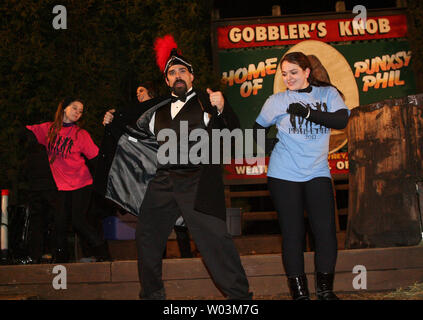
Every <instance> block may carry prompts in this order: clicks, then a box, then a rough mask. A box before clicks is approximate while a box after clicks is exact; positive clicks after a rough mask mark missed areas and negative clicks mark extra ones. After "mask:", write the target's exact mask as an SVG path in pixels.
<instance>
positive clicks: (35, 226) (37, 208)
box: [28, 189, 57, 262]
mask: <svg viewBox="0 0 423 320" xmlns="http://www.w3.org/2000/svg"><path fill="white" fill-rule="evenodd" d="M56 200H57V190H55V189H51V190H31V192H30V193H29V195H28V203H29V210H30V223H29V232H28V254H29V256H30V257H31V258H32V259H33V260H34V261H35V262H39V261H40V260H41V257H42V255H43V254H44V253H51V252H52V251H51V249H53V248H52V247H53V243H52V239H51V232H52V228H53V214H54V208H55V203H56Z"/></svg>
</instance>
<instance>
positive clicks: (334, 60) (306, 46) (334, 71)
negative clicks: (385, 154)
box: [273, 40, 360, 153]
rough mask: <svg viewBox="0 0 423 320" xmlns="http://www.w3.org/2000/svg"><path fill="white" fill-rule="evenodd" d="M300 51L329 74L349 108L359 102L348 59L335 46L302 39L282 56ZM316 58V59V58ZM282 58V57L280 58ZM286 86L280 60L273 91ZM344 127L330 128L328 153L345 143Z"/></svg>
mask: <svg viewBox="0 0 423 320" xmlns="http://www.w3.org/2000/svg"><path fill="white" fill-rule="evenodd" d="M294 51H300V52H302V53H304V54H305V55H307V56H312V57H313V58H314V59H315V60H317V61H318V63H319V62H320V63H319V65H320V64H321V66H323V69H324V70H323V73H324V74H326V75H327V76H329V79H330V82H331V83H332V84H333V85H334V86H336V87H337V88H338V89H339V90H340V91H341V92H342V93H343V94H344V96H345V104H346V105H347V107H348V108H349V109H350V110H351V109H353V108H355V107H358V106H359V104H360V99H359V94H358V87H357V83H356V81H355V78H354V74H353V71H352V70H351V67H350V65H349V64H348V61H347V60H346V59H345V58H344V56H343V55H342V54H341V53H340V52H339V51H338V50H336V49H335V48H333V47H332V46H330V45H328V44H327V43H325V42H321V41H316V40H306V41H302V42H300V43H298V44H296V45H294V46H293V47H292V48H290V49H289V50H288V51H287V52H285V54H284V55H283V56H282V58H283V57H284V56H285V55H286V54H287V53H290V52H294ZM316 58H317V59H316ZM281 60H282V59H281ZM285 90H286V86H285V84H284V83H283V81H282V73H281V69H280V62H279V65H278V68H277V71H276V74H275V79H274V82H273V93H277V92H283V91H285ZM345 132H346V129H344V130H335V129H332V130H331V136H330V142H329V153H333V152H336V151H338V150H339V149H341V148H342V147H343V146H344V145H345V144H346V143H347V135H346V133H345Z"/></svg>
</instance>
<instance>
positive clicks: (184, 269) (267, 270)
mask: <svg viewBox="0 0 423 320" xmlns="http://www.w3.org/2000/svg"><path fill="white" fill-rule="evenodd" d="M304 256H305V265H306V273H307V274H308V279H309V286H310V290H311V291H312V292H314V278H313V270H314V266H313V259H314V253H313V252H306V253H305V254H304ZM241 259H242V263H243V265H244V268H245V271H246V273H247V276H248V278H249V281H250V286H251V290H252V291H253V292H254V293H255V294H256V295H260V296H262V295H264V296H265V295H280V294H286V293H288V287H287V284H286V277H285V276H284V270H283V266H282V261H281V256H280V254H262V255H248V256H242V257H241ZM63 265H64V266H65V267H66V272H67V289H65V290H55V289H54V288H53V285H52V281H53V279H54V277H56V276H57V275H58V274H53V267H54V265H48V264H45V265H24V266H0V299H1V297H2V296H3V297H11V296H30V297H32V298H34V297H37V298H38V299H59V300H60V299H83V300H85V299H87V300H88V299H89V300H97V299H101V300H132V299H138V292H139V288H140V287H139V284H138V274H137V262H136V261H135V260H132V261H114V262H100V263H70V264H63ZM356 265H362V266H365V267H366V270H367V290H368V291H380V290H392V289H396V288H399V287H405V286H409V285H412V284H414V283H415V282H422V281H423V247H422V246H413V247H394V248H380V249H354V250H339V251H338V261H337V268H336V278H335V286H334V287H335V288H334V289H335V291H338V292H352V291H355V289H354V288H353V286H352V282H353V279H354V277H356V276H357V274H353V273H352V270H353V268H354V266H356ZM163 279H164V283H165V287H166V291H167V296H168V298H170V299H178V298H179V299H190V298H196V299H206V298H209V299H210V298H216V299H220V298H222V299H223V298H224V297H223V295H222V294H221V293H220V292H219V290H218V289H216V287H215V286H214V284H213V282H212V280H211V279H210V276H209V274H208V272H207V270H206V268H205V266H204V264H203V262H202V260H201V258H192V259H165V260H164V265H163Z"/></svg>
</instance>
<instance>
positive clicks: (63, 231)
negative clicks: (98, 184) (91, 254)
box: [54, 186, 104, 249]
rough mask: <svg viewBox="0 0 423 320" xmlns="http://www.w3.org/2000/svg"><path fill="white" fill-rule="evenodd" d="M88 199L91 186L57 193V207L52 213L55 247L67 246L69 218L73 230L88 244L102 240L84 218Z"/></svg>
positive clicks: (99, 242) (92, 245)
mask: <svg viewBox="0 0 423 320" xmlns="http://www.w3.org/2000/svg"><path fill="white" fill-rule="evenodd" d="M90 199H91V186H86V187H83V188H81V189H77V190H72V191H59V192H58V193H57V207H56V211H55V214H54V227H55V230H54V234H55V237H54V238H55V244H56V249H66V247H67V234H68V229H69V220H70V222H71V223H72V228H73V229H74V231H75V232H77V233H78V235H79V236H81V237H83V238H84V240H85V241H87V243H88V245H89V246H91V247H96V246H99V245H101V244H102V243H103V242H104V241H103V239H102V238H101V237H100V236H99V235H98V233H97V232H96V230H95V229H94V228H93V227H92V226H91V225H90V224H89V223H88V222H87V219H86V218H87V217H86V214H87V210H88V206H89V204H90Z"/></svg>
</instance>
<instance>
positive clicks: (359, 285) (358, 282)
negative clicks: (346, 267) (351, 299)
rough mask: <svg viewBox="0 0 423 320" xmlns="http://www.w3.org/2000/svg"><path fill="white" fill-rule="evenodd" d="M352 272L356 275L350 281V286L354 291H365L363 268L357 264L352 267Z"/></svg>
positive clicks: (365, 280)
mask: <svg viewBox="0 0 423 320" xmlns="http://www.w3.org/2000/svg"><path fill="white" fill-rule="evenodd" d="M352 272H353V273H354V274H356V273H357V275H356V276H355V277H354V279H353V281H352V286H353V288H354V289H355V290H366V289H367V269H366V267H365V266H363V265H361V264H359V265H356V266H354V268H353V270H352Z"/></svg>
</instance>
